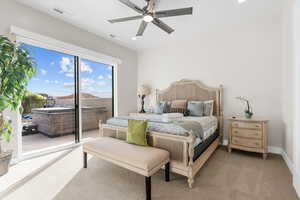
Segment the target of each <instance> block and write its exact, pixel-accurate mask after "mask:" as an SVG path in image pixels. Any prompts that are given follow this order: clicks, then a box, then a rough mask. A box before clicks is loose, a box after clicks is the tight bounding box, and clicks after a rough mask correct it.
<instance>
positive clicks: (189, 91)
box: [155, 79, 223, 141]
mask: <svg viewBox="0 0 300 200" xmlns="http://www.w3.org/2000/svg"><path fill="white" fill-rule="evenodd" d="M155 92H156V101H172V100H183V99H184V100H185V99H186V100H188V101H206V100H214V115H215V116H216V117H218V120H219V133H220V135H221V136H222V135H223V87H222V85H220V87H219V88H213V87H207V86H205V85H204V84H202V83H201V82H200V81H196V80H188V79H183V80H180V81H176V82H174V83H172V84H171V85H170V86H169V87H168V88H167V89H165V90H158V89H156V91H155ZM221 141H222V140H221Z"/></svg>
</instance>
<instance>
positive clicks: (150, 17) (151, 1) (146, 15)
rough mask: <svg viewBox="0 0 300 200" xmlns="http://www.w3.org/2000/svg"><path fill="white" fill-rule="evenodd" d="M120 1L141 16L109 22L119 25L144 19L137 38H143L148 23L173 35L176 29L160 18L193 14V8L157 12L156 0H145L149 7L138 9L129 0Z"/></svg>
mask: <svg viewBox="0 0 300 200" xmlns="http://www.w3.org/2000/svg"><path fill="white" fill-rule="evenodd" d="M119 1H120V2H121V3H123V4H125V5H126V6H128V7H130V8H132V9H133V10H135V11H136V12H138V13H139V14H140V15H137V16H133V17H124V18H118V19H111V20H108V21H109V22H110V23H118V22H126V21H131V20H137V19H143V20H142V22H141V25H140V27H139V29H138V32H137V34H136V36H142V35H143V33H144V31H145V29H146V27H147V25H148V23H150V22H152V23H153V24H154V25H156V26H158V27H159V28H161V29H162V30H164V31H165V32H167V33H169V34H171V33H172V32H174V29H172V28H171V27H170V26H168V25H167V24H165V23H164V22H163V21H161V20H160V18H164V17H174V16H180V15H192V14H193V7H188V8H181V9H174V10H162V11H155V0H145V1H146V2H147V5H146V6H145V7H143V8H140V7H138V6H137V5H135V4H134V3H132V2H131V1H129V0H119Z"/></svg>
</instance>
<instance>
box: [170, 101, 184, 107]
mask: <svg viewBox="0 0 300 200" xmlns="http://www.w3.org/2000/svg"><path fill="white" fill-rule="evenodd" d="M186 105H187V100H174V101H172V102H171V108H181V109H186Z"/></svg>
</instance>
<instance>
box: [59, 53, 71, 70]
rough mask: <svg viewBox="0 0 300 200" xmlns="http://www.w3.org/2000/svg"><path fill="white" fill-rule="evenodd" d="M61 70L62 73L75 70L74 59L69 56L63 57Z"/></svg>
mask: <svg viewBox="0 0 300 200" xmlns="http://www.w3.org/2000/svg"><path fill="white" fill-rule="evenodd" d="M60 70H61V71H60V72H61V73H72V72H74V66H73V64H72V60H71V59H70V58H68V57H62V58H61V61H60Z"/></svg>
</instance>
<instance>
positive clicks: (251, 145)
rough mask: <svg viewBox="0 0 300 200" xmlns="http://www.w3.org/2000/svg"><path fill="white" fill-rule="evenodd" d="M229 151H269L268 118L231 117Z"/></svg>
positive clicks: (264, 156) (264, 152) (264, 154)
mask: <svg viewBox="0 0 300 200" xmlns="http://www.w3.org/2000/svg"><path fill="white" fill-rule="evenodd" d="M228 120H229V122H230V125H229V139H228V151H229V152H231V150H232V149H240V150H244V151H251V152H257V153H262V154H263V159H266V158H267V153H268V141H267V140H268V132H267V123H268V120H260V119H246V118H235V119H233V118H230V119H228Z"/></svg>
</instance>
